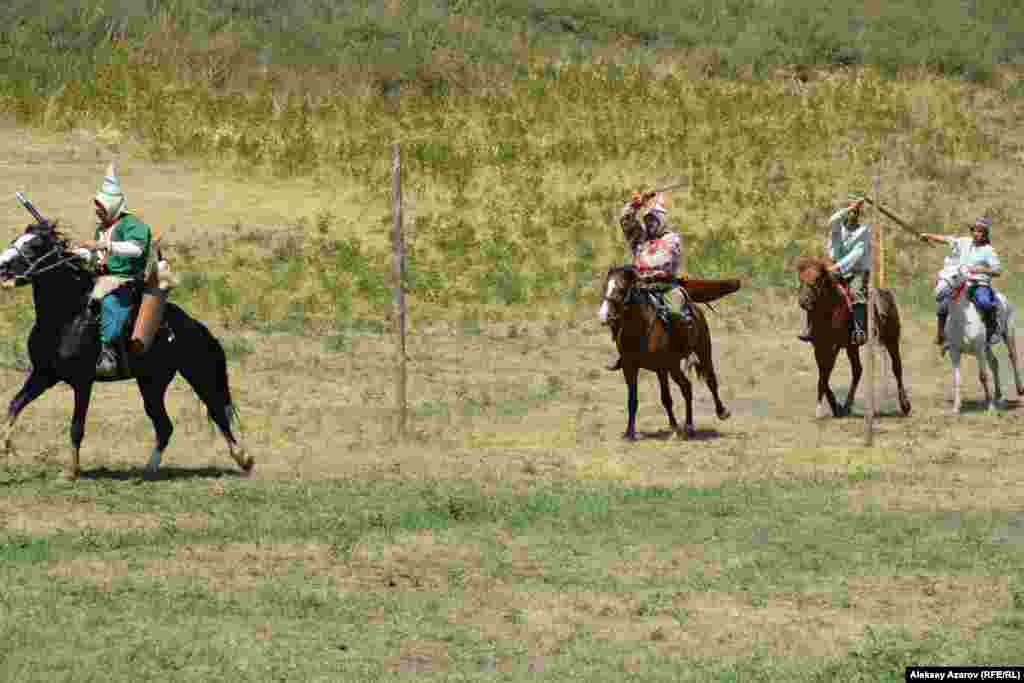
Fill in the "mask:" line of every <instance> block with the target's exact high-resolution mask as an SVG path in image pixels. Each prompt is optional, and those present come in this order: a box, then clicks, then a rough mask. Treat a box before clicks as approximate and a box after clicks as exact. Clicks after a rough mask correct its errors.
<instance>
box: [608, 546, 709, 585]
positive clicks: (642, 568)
mask: <svg viewBox="0 0 1024 683" xmlns="http://www.w3.org/2000/svg"><path fill="white" fill-rule="evenodd" d="M706 550H707V549H706V547H705V546H704V545H703V544H699V543H694V544H681V545H674V546H670V547H665V546H658V545H651V544H641V545H637V546H633V547H630V548H625V549H623V551H622V555H623V556H624V557H626V558H627V559H622V560H618V561H612V562H607V563H606V564H605V566H606V567H607V569H608V572H609V573H610V574H613V575H620V576H630V577H638V578H642V577H664V576H673V575H684V574H688V573H691V572H693V571H703V572H704V573H705V574H709V573H717V572H718V571H719V569H720V566H719V563H718V562H716V561H715V560H712V559H711V558H709V557H708V556H707V554H706Z"/></svg>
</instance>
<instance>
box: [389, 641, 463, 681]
mask: <svg viewBox="0 0 1024 683" xmlns="http://www.w3.org/2000/svg"><path fill="white" fill-rule="evenodd" d="M448 648H449V644H448V643H445V642H441V641H437V640H403V641H402V643H401V645H400V646H399V649H400V652H399V654H397V655H395V656H392V657H389V658H388V659H387V660H386V662H385V666H386V668H387V669H388V670H390V671H397V672H399V673H408V674H425V673H434V672H438V671H447V670H448V664H449V659H448Z"/></svg>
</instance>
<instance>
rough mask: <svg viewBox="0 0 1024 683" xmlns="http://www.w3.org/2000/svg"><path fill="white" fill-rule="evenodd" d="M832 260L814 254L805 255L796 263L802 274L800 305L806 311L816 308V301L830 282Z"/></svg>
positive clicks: (800, 274)
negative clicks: (829, 272) (829, 271)
mask: <svg viewBox="0 0 1024 683" xmlns="http://www.w3.org/2000/svg"><path fill="white" fill-rule="evenodd" d="M830 265H832V263H831V261H829V260H828V259H824V258H817V257H814V256H804V257H802V258H801V259H800V260H799V261H797V263H796V270H797V273H799V276H800V292H799V295H798V296H799V298H800V307H801V308H803V309H804V310H806V311H809V310H811V309H812V308H814V304H815V302H816V301H817V300H818V297H819V296H820V295H821V291H822V288H823V287H824V286H825V285H826V284H829V282H830V280H829V274H828V267H829V266H830Z"/></svg>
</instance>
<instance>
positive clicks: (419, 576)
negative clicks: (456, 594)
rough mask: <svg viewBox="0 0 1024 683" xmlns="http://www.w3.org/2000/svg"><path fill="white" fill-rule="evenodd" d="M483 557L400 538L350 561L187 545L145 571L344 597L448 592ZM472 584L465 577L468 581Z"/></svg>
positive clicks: (257, 548) (226, 585) (321, 552)
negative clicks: (272, 582)
mask: <svg viewBox="0 0 1024 683" xmlns="http://www.w3.org/2000/svg"><path fill="white" fill-rule="evenodd" d="M481 557H482V553H481V550H480V549H479V548H478V547H476V546H473V545H463V544H449V543H444V542H442V541H439V540H438V539H436V538H435V537H434V536H433V535H432V534H417V535H410V536H405V537H399V538H398V539H397V540H396V541H395V542H394V543H381V544H374V545H369V546H366V545H360V546H357V547H355V548H354V549H353V550H352V552H351V553H350V555H349V556H348V557H343V556H340V555H339V554H338V553H337V552H336V549H335V548H334V547H332V546H330V545H327V544H316V543H308V544H288V543H276V544H266V545H261V544H254V543H229V544H218V545H184V546H180V547H179V548H178V549H177V552H176V554H175V556H174V557H173V558H170V559H160V560H151V561H149V562H147V563H146V565H145V570H146V573H147V574H149V575H153V576H189V577H197V578H201V579H204V580H205V581H206V582H207V583H208V584H209V586H210V589H211V590H251V589H253V588H255V587H256V586H257V585H258V584H259V583H260V581H261V580H263V579H266V578H273V577H278V576H285V575H287V574H290V573H293V572H299V573H301V574H302V575H304V576H309V577H330V578H332V579H333V582H334V585H335V587H336V588H337V589H338V590H339V591H342V592H361V591H376V590H429V591H444V590H447V588H448V584H449V578H450V577H449V570H453V569H457V570H459V572H460V575H464V574H463V572H464V571H466V572H471V571H472V569H471V568H472V567H478V566H479V564H480V560H481ZM472 578H473V577H472V576H470V575H466V580H471V579H472Z"/></svg>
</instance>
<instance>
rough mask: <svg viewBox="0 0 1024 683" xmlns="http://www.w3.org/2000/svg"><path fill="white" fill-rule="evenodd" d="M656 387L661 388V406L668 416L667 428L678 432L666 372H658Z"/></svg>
mask: <svg viewBox="0 0 1024 683" xmlns="http://www.w3.org/2000/svg"><path fill="white" fill-rule="evenodd" d="M658 386H659V387H660V388H661V405H662V407H664V408H665V414H666V415H668V426H669V427H670V428H671V429H672V431H674V432H678V431H679V423H678V422H676V414H675V412H674V411H673V410H672V391H671V389H670V387H669V385H668V371H667V370H658Z"/></svg>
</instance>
